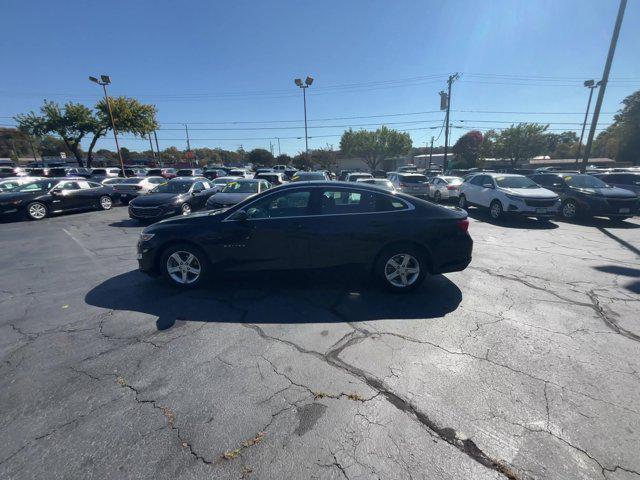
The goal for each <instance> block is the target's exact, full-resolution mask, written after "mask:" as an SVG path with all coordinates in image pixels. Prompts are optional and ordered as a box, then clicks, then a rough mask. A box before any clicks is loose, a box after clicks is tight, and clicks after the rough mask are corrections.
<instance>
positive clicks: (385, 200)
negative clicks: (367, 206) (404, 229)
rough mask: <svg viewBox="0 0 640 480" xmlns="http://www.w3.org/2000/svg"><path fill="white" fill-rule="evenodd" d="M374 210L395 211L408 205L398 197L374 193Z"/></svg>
mask: <svg viewBox="0 0 640 480" xmlns="http://www.w3.org/2000/svg"><path fill="white" fill-rule="evenodd" d="M375 204H376V212H395V211H399V210H407V209H408V208H409V207H408V206H407V204H406V203H405V202H403V201H402V200H400V199H399V198H394V197H392V196H390V195H375Z"/></svg>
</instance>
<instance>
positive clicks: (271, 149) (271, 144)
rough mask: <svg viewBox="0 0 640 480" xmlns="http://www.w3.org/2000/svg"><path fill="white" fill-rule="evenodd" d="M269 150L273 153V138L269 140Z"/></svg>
mask: <svg viewBox="0 0 640 480" xmlns="http://www.w3.org/2000/svg"><path fill="white" fill-rule="evenodd" d="M269 151H270V152H271V155H273V143H271V140H269Z"/></svg>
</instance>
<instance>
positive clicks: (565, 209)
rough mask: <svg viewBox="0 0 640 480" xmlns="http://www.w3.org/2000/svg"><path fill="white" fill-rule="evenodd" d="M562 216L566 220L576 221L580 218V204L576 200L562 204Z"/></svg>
mask: <svg viewBox="0 0 640 480" xmlns="http://www.w3.org/2000/svg"><path fill="white" fill-rule="evenodd" d="M560 214H561V215H562V218H564V219H565V220H575V219H576V218H578V214H579V211H578V204H577V203H576V202H575V200H567V201H566V202H564V203H563V204H562V207H561V209H560Z"/></svg>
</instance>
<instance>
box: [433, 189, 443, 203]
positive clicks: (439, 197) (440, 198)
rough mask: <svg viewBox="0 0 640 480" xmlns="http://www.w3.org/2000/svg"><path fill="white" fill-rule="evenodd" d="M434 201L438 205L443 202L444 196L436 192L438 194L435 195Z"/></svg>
mask: <svg viewBox="0 0 640 480" xmlns="http://www.w3.org/2000/svg"><path fill="white" fill-rule="evenodd" d="M433 201H434V202H436V203H440V202H441V201H442V194H441V193H440V192H439V191H437V190H436V193H434V194H433Z"/></svg>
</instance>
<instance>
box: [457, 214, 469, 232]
mask: <svg viewBox="0 0 640 480" xmlns="http://www.w3.org/2000/svg"><path fill="white" fill-rule="evenodd" d="M457 225H458V228H459V229H460V230H461V231H462V233H467V231H468V230H469V219H468V218H463V219H462V220H458V223H457Z"/></svg>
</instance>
